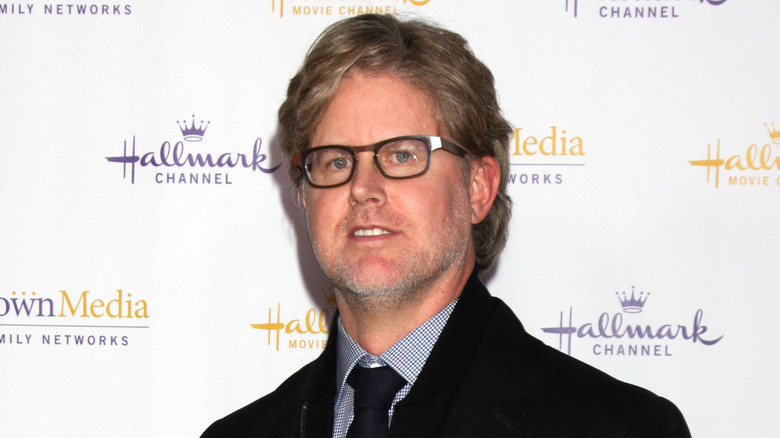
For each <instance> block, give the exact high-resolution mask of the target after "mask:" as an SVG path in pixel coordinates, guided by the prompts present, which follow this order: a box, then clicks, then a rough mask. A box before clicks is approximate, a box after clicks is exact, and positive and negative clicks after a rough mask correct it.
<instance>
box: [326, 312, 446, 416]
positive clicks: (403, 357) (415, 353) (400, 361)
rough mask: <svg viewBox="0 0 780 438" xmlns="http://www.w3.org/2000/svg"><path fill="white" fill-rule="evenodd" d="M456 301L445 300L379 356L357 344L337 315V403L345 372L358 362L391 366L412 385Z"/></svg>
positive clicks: (346, 374) (348, 371) (345, 378)
mask: <svg viewBox="0 0 780 438" xmlns="http://www.w3.org/2000/svg"><path fill="white" fill-rule="evenodd" d="M457 302H458V300H457V299H456V300H454V301H453V302H451V303H450V304H448V305H447V306H446V307H444V308H443V309H442V310H441V311H439V313H437V314H436V315H434V316H432V317H431V318H430V319H429V320H427V321H425V322H424V323H423V324H422V325H420V326H419V327H417V328H416V329H414V330H412V331H411V332H410V333H408V334H407V335H406V336H404V337H403V338H401V339H400V340H399V341H398V342H396V343H395V344H393V345H392V346H391V347H390V348H388V349H387V351H385V352H384V353H382V354H381V355H379V356H374V355H372V354H369V353H368V352H367V351H366V350H365V349H363V347H361V346H360V345H358V343H357V342H355V340H354V339H352V337H351V336H350V335H349V333H347V331H346V330H345V329H344V324H343V323H342V321H341V317H340V316H339V318H338V321H337V324H336V326H337V338H336V348H337V356H336V382H337V384H338V393H337V395H336V403H337V404H338V401H339V400H340V399H341V394H342V391H343V390H344V385H346V380H347V376H348V375H349V373H350V372H351V371H352V368H354V367H355V365H357V364H358V362H360V365H361V366H365V367H370V366H372V365H375V366H376V365H380V366H383V365H387V366H390V367H391V368H392V369H393V370H395V372H397V373H398V374H400V375H401V377H403V378H404V379H406V381H407V382H409V383H410V384H412V385H414V382H415V381H416V380H417V376H419V375H420V371H422V368H423V366H424V365H425V362H426V360H427V359H428V356H429V355H430V354H431V350H432V349H433V346H434V345H435V344H436V341H437V340H438V339H439V335H440V334H441V331H442V330H443V329H444V326H445V325H446V324H447V320H449V317H450V315H451V314H452V310H453V309H454V308H455V304H457Z"/></svg>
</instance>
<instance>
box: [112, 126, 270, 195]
mask: <svg viewBox="0 0 780 438" xmlns="http://www.w3.org/2000/svg"><path fill="white" fill-rule="evenodd" d="M176 124H177V125H178V127H179V132H180V133H181V136H182V138H183V141H182V140H177V141H175V142H173V144H171V142H170V141H168V140H165V141H163V142H162V144H161V145H160V149H159V150H158V151H149V152H138V151H137V150H136V140H135V139H136V136H135V135H133V137H132V140H130V144H129V148H128V141H127V140H125V141H124V148H123V150H122V155H119V156H113V157H106V160H108V161H109V162H110V163H119V164H121V165H122V178H123V179H128V178H129V179H130V183H131V184H135V177H136V165H138V166H140V167H141V169H143V168H147V167H148V168H150V169H154V175H153V179H154V182H155V183H157V184H185V185H221V184H225V185H230V184H233V175H234V172H235V171H251V172H256V171H260V172H261V173H264V174H270V173H273V172H275V171H276V170H277V169H279V167H280V166H281V163H279V164H276V165H273V164H264V163H265V162H266V160H268V156H267V155H266V154H265V153H263V152H262V146H263V140H262V138H260V137H258V138H257V139H256V140H255V141H254V144H253V146H252V150H251V152H249V153H242V152H214V153H212V152H205V153H204V152H202V151H198V152H191V148H194V147H197V146H200V143H201V142H204V141H203V140H204V138H205V136H206V130H207V129H208V127H209V125H210V124H211V121H203V120H200V121H199V122H196V121H195V115H193V116H192V120H191V121H189V122H188V121H187V120H186V119H183V120H177V121H176ZM204 143H205V142H204ZM198 149H202V148H198ZM196 150H197V149H196ZM139 170H140V169H139Z"/></svg>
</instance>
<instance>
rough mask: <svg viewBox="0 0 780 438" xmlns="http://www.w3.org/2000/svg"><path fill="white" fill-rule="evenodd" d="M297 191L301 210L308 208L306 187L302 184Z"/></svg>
mask: <svg viewBox="0 0 780 438" xmlns="http://www.w3.org/2000/svg"><path fill="white" fill-rule="evenodd" d="M296 192H297V194H298V207H299V208H300V209H301V210H306V188H305V187H304V185H303V184H301V186H300V187H299V188H298V190H296Z"/></svg>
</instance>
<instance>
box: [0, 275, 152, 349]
mask: <svg viewBox="0 0 780 438" xmlns="http://www.w3.org/2000/svg"><path fill="white" fill-rule="evenodd" d="M148 320H149V304H148V302H147V300H146V299H143V298H138V297H137V296H133V294H132V293H131V292H127V291H124V290H122V289H117V290H116V291H114V292H107V293H94V292H91V291H88V290H85V291H82V292H81V293H72V292H67V291H64V290H61V291H59V292H58V293H57V294H53V295H39V294H38V293H37V292H25V291H23V292H16V291H13V292H11V294H10V295H5V296H0V346H3V345H6V346H10V345H33V344H35V345H44V346H64V347H73V348H81V347H126V346H128V345H130V338H131V337H130V335H129V334H128V333H129V332H132V331H137V330H139V329H141V330H143V329H148V328H149V326H148V325H147V321H148Z"/></svg>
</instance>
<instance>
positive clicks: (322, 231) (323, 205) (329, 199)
mask: <svg viewBox="0 0 780 438" xmlns="http://www.w3.org/2000/svg"><path fill="white" fill-rule="evenodd" d="M328 190H333V189H328ZM332 195H333V194H332V193H328V192H323V191H319V190H317V191H316V192H314V191H309V193H307V194H306V197H305V199H306V224H307V227H308V229H309V234H310V235H311V237H313V238H322V237H323V236H324V237H326V238H328V239H330V238H331V237H332V235H333V233H334V229H335V228H336V226H337V224H338V223H339V219H338V218H339V207H338V203H337V202H336V200H335V199H334V196H332Z"/></svg>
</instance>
